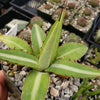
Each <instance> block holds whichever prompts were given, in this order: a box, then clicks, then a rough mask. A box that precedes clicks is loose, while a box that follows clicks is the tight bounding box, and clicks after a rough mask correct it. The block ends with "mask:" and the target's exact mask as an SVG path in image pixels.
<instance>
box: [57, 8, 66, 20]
mask: <svg viewBox="0 0 100 100" xmlns="http://www.w3.org/2000/svg"><path fill="white" fill-rule="evenodd" d="M61 13H62V8H60V9H59V10H58V11H57V14H58V16H60V15H61ZM64 18H65V19H66V18H68V11H67V10H66V11H65V17H64Z"/></svg>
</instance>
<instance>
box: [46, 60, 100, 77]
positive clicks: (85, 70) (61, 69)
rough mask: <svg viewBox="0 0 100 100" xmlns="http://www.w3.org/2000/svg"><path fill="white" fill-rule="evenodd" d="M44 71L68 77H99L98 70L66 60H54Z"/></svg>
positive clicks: (99, 72) (99, 71)
mask: <svg viewBox="0 0 100 100" xmlns="http://www.w3.org/2000/svg"><path fill="white" fill-rule="evenodd" d="M46 71H48V72H53V73H55V74H59V75H62V76H69V77H71V76H72V77H80V78H93V77H94V78H96V77H100V70H97V69H95V68H92V67H89V66H86V65H82V64H78V63H75V62H71V61H67V60H57V61H55V63H53V64H52V65H51V66H50V67H49V68H48V69H46Z"/></svg>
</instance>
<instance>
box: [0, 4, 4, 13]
mask: <svg viewBox="0 0 100 100" xmlns="http://www.w3.org/2000/svg"><path fill="white" fill-rule="evenodd" d="M2 8H3V5H2V4H0V15H1V9H2Z"/></svg>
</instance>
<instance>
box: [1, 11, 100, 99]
mask: <svg viewBox="0 0 100 100" xmlns="http://www.w3.org/2000/svg"><path fill="white" fill-rule="evenodd" d="M64 15H65V10H63V12H62V15H61V18H58V19H57V20H56V22H55V23H54V24H53V26H52V27H51V29H50V31H49V33H48V35H47V37H46V35H45V33H44V32H43V30H42V29H41V28H40V27H39V26H38V25H36V24H35V25H34V26H33V28H32V34H31V41H32V47H31V46H30V45H28V44H27V43H26V42H25V41H24V40H21V39H20V38H17V37H13V36H4V35H3V36H0V41H2V42H3V43H5V44H6V45H8V47H9V48H10V49H11V50H0V59H2V60H7V61H9V62H11V63H16V64H19V65H22V66H27V67H31V68H33V71H31V72H30V74H29V75H28V76H27V77H26V80H25V82H24V86H23V91H22V100H45V95H46V92H47V90H48V86H49V73H51V72H52V73H55V74H57V75H60V76H64V77H66V76H68V77H78V78H79V77H80V78H96V77H100V70H97V69H94V68H91V67H89V66H86V65H82V64H79V63H76V62H74V61H75V60H78V59H79V58H81V57H82V56H83V55H84V54H85V52H86V51H87V49H88V48H87V47H86V46H85V45H83V44H79V43H67V44H64V45H63V46H61V47H59V40H60V36H61V29H62V23H63V19H64ZM58 47H59V48H58Z"/></svg>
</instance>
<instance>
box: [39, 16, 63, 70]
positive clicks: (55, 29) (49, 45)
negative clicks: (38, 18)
mask: <svg viewBox="0 0 100 100" xmlns="http://www.w3.org/2000/svg"><path fill="white" fill-rule="evenodd" d="M63 16H64V14H62V17H61V20H60V22H59V18H58V19H57V21H56V22H55V23H54V25H53V26H52V28H51V30H50V31H49V33H48V36H47V38H46V40H45V42H44V44H43V47H42V49H41V52H40V58H39V64H40V66H42V68H44V69H45V68H47V67H48V66H49V65H50V63H52V61H53V60H54V59H55V57H56V54H57V50H58V45H59V39H60V36H61V29H62V22H63Z"/></svg>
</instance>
